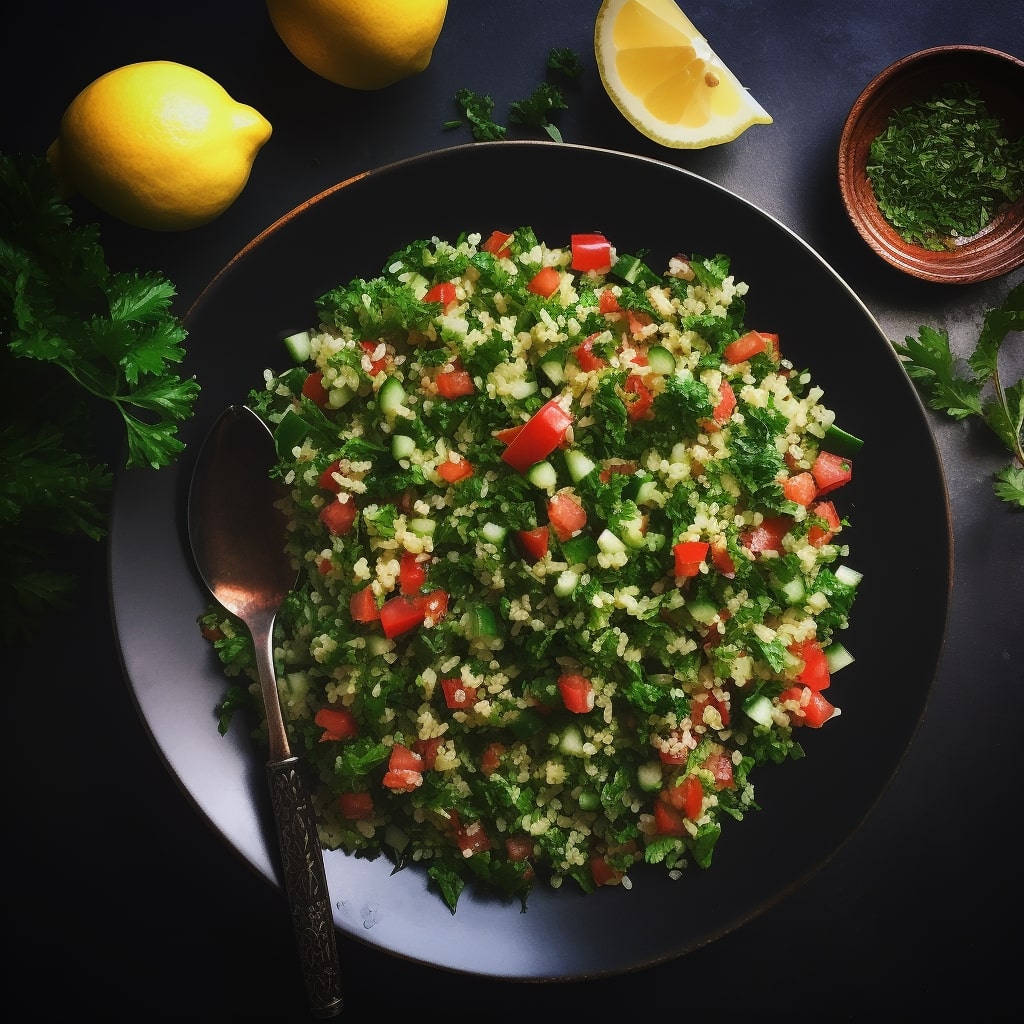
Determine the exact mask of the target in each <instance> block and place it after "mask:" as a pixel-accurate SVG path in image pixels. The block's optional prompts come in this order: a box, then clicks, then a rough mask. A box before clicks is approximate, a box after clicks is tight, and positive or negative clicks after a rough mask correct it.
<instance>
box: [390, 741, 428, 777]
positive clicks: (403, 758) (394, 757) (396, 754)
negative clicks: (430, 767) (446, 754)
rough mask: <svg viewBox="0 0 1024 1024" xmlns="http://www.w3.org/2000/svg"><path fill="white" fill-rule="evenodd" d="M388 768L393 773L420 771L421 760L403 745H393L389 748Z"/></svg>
mask: <svg viewBox="0 0 1024 1024" xmlns="http://www.w3.org/2000/svg"><path fill="white" fill-rule="evenodd" d="M388 767H389V768H391V769H392V770H395V771H414V772H418V771H422V770H423V758H422V757H420V755H419V754H417V753H416V751H415V750H413V749H412V748H410V747H407V746H406V745H405V744H404V743H395V744H394V745H393V746H392V747H391V756H390V757H389V758H388Z"/></svg>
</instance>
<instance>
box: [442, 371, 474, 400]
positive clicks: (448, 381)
mask: <svg viewBox="0 0 1024 1024" xmlns="http://www.w3.org/2000/svg"><path fill="white" fill-rule="evenodd" d="M434 383H435V384H436V385H437V393H438V394H439V395H440V396H441V397H442V398H461V397H462V396H463V395H471V394H473V392H474V391H476V385H475V384H474V383H473V378H472V377H471V376H470V373H469V370H463V369H456V370H442V371H441V372H440V373H439V374H438V375H437V376H436V377H435V378H434Z"/></svg>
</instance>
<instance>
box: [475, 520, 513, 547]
mask: <svg viewBox="0 0 1024 1024" xmlns="http://www.w3.org/2000/svg"><path fill="white" fill-rule="evenodd" d="M480 536H481V537H483V539H484V540H485V541H486V542H487V543H488V544H494V545H496V546H497V545H501V544H503V543H504V541H505V538H506V537H507V536H508V527H507V526H499V525H498V523H490V522H488V523H484V525H483V526H481V527H480Z"/></svg>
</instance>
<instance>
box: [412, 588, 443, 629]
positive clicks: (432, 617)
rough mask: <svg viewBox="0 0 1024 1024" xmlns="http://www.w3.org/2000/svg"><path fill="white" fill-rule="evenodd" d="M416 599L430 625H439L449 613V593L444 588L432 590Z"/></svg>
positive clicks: (417, 605)
mask: <svg viewBox="0 0 1024 1024" xmlns="http://www.w3.org/2000/svg"><path fill="white" fill-rule="evenodd" d="M414 600H415V603H416V607H417V608H418V609H419V610H420V611H422V612H423V619H424V621H426V622H427V624H428V625H431V626H434V625H437V623H439V622H440V621H441V620H442V619H443V618H444V617H445V616H446V615H447V614H448V594H447V593H446V592H445V591H444V590H432V591H430V593H429V594H420V596H419V597H417V598H414Z"/></svg>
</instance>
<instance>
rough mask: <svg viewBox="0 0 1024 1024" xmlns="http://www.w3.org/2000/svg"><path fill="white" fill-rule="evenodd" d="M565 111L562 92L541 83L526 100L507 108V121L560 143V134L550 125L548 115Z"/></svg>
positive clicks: (565, 106)
mask: <svg viewBox="0 0 1024 1024" xmlns="http://www.w3.org/2000/svg"><path fill="white" fill-rule="evenodd" d="M567 109H568V106H567V104H566V102H565V97H564V96H563V95H562V90H561V89H559V88H558V87H557V86H555V85H552V84H551V83H550V82H541V83H540V85H538V86H537V88H536V89H534V90H533V92H532V93H531V94H530V96H529V97H528V98H527V99H525V100H517V101H516V102H515V103H512V104H511V105H510V106H509V120H511V121H512V123H513V124H518V125H523V126H524V127H526V128H534V129H537V130H540V131H544V132H547V134H548V135H550V136H551V138H552V139H554V141H555V142H561V141H562V133H561V132H560V131H559V130H558V128H557V127H556V126H555V125H553V124H552V123H551V116H550V115H551V113H552V111H555V110H567Z"/></svg>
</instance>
